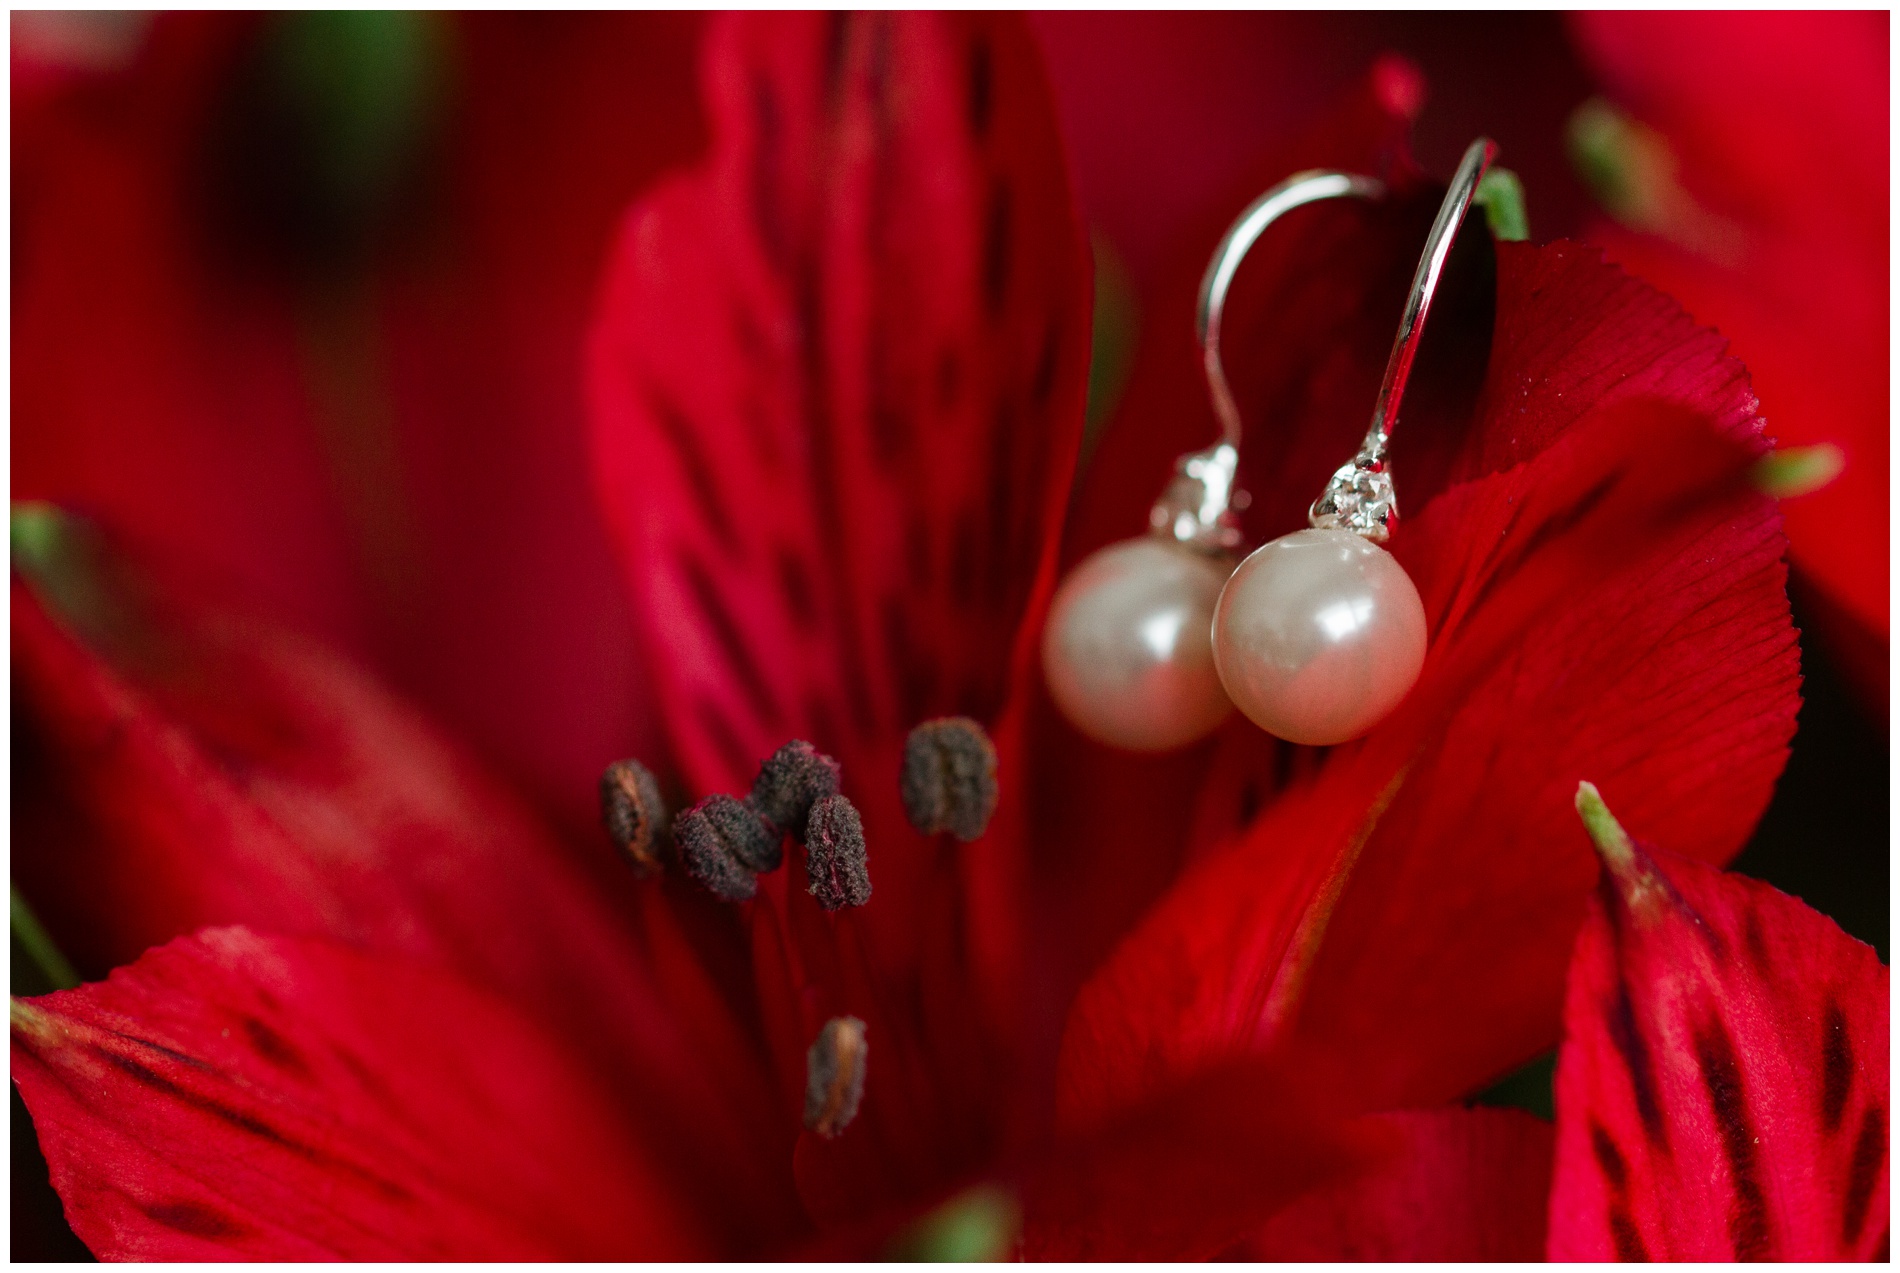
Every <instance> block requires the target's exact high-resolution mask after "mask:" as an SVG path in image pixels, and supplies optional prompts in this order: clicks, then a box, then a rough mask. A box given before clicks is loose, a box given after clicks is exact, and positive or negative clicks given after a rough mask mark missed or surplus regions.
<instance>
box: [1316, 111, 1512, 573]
mask: <svg viewBox="0 0 1900 1273" xmlns="http://www.w3.org/2000/svg"><path fill="white" fill-rule="evenodd" d="M1497 153H1498V148H1497V144H1496V143H1495V142H1493V141H1492V140H1491V139H1490V138H1489V137H1480V138H1478V139H1477V140H1476V141H1474V142H1472V143H1471V144H1470V145H1469V146H1467V147H1465V154H1464V158H1463V159H1462V160H1460V161H1459V164H1458V171H1457V173H1456V175H1454V176H1453V177H1452V179H1451V188H1450V189H1449V190H1447V191H1446V192H1445V201H1444V202H1443V203H1441V204H1439V205H1438V216H1437V218H1436V219H1435V220H1434V221H1433V222H1432V232H1431V234H1429V235H1428V236H1426V239H1425V252H1424V255H1422V256H1421V257H1419V261H1418V270H1417V272H1416V273H1414V274H1413V275H1412V290H1411V291H1410V292H1409V293H1407V294H1406V297H1405V311H1404V313H1403V314H1401V315H1400V317H1399V334H1398V335H1397V336H1395V337H1394V338H1393V340H1392V356H1391V357H1389V358H1387V359H1386V363H1385V379H1384V380H1383V381H1382V382H1381V383H1380V385H1379V399H1378V401H1377V402H1376V403H1375V404H1374V405H1373V408H1372V427H1371V428H1370V429H1369V430H1367V432H1366V440H1365V441H1364V442H1363V443H1361V444H1360V447H1359V453H1358V454H1357V455H1355V456H1353V457H1352V459H1350V460H1348V461H1347V462H1346V463H1345V464H1343V465H1341V466H1340V467H1339V470H1338V471H1337V472H1335V473H1334V474H1333V476H1332V480H1331V481H1329V482H1327V483H1326V490H1325V492H1324V493H1323V494H1322V495H1321V496H1320V497H1319V498H1318V499H1316V500H1314V501H1313V507H1312V509H1311V511H1309V512H1308V514H1307V521H1308V522H1309V523H1310V524H1311V525H1313V526H1314V527H1316V528H1318V529H1321V530H1334V529H1337V530H1349V531H1352V532H1353V533H1354V534H1356V535H1363V536H1364V537H1365V538H1367V539H1369V540H1371V541H1372V542H1374V543H1383V542H1384V541H1385V540H1386V539H1388V538H1390V536H1391V534H1392V530H1393V528H1394V527H1395V526H1397V525H1398V522H1399V504H1398V496H1397V494H1396V493H1395V492H1394V491H1393V488H1392V475H1391V474H1390V473H1388V472H1387V471H1386V466H1385V448H1386V443H1387V442H1388V441H1389V440H1390V439H1391V437H1392V427H1393V425H1395V424H1396V423H1397V422H1398V418H1399V401H1400V399H1402V398H1404V396H1405V382H1406V381H1407V380H1408V379H1409V378H1410V377H1411V374H1412V360H1413V359H1414V358H1415V357H1417V356H1418V343H1419V341H1420V340H1421V339H1422V338H1423V337H1424V335H1425V316H1426V314H1428V313H1429V312H1430V311H1431V307H1432V297H1433V296H1434V295H1435V294H1436V293H1437V291H1438V279H1439V276H1440V275H1442V274H1443V273H1444V272H1445V261H1446V260H1447V258H1449V257H1450V256H1451V245H1452V240H1454V239H1455V238H1457V237H1458V229H1459V227H1460V226H1462V225H1464V223H1465V214H1466V213H1468V212H1470V211H1471V200H1472V197H1473V196H1474V195H1476V194H1477V192H1478V182H1479V181H1481V180H1482V179H1483V178H1484V170H1485V169H1486V168H1488V167H1490V165H1491V161H1492V159H1494V158H1496V157H1497Z"/></svg>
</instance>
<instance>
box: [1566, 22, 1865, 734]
mask: <svg viewBox="0 0 1900 1273" xmlns="http://www.w3.org/2000/svg"><path fill="white" fill-rule="evenodd" d="M1887 25H1888V24H1887V19H1885V18H1883V17H1882V16H1880V15H1879V14H1874V13H1864V14H1847V13H1736V14H1717V13H1699V14H1660V13H1654V14H1612V13H1601V14H1586V15H1579V16H1578V17H1576V18H1575V19H1573V29H1574V31H1575V33H1576V35H1577V37H1578V42H1579V44H1580V45H1581V46H1582V48H1583V50H1584V52H1585V53H1586V54H1587V55H1588V56H1589V57H1590V59H1591V60H1592V62H1594V63H1595V65H1596V67H1597V69H1598V70H1599V72H1600V73H1601V74H1602V77H1603V81H1604V83H1605V85H1606V87H1607V88H1608V90H1609V92H1610V95H1611V96H1612V98H1613V99H1614V101H1615V102H1616V103H1617V104H1618V106H1620V107H1621V108H1623V109H1625V110H1627V111H1629V112H1630V114H1631V115H1632V116H1633V117H1634V118H1628V117H1620V116H1619V115H1618V114H1617V113H1615V112H1614V111H1612V110H1609V109H1605V108H1603V106H1602V104H1600V103H1599V104H1597V107H1596V108H1595V109H1593V110H1590V111H1586V112H1585V113H1583V114H1582V115H1580V117H1579V119H1578V121H1577V126H1576V129H1575V131H1576V133H1577V135H1576V136H1575V137H1574V138H1573V146H1575V147H1576V148H1577V150H1578V151H1579V159H1580V162H1581V163H1582V164H1583V166H1584V167H1585V169H1586V171H1588V172H1589V173H1590V175H1591V176H1592V177H1593V178H1595V180H1596V182H1597V184H1598V187H1599V191H1600V193H1601V195H1602V197H1603V201H1604V204H1605V207H1606V209H1607V210H1608V211H1609V213H1610V214H1611V216H1612V217H1613V218H1614V219H1615V221H1616V224H1608V225H1602V226H1599V227H1597V228H1596V229H1594V230H1593V231H1592V232H1591V237H1592V239H1595V240H1598V241H1601V242H1603V243H1605V244H1606V245H1607V246H1608V247H1609V249H1610V253H1611V255H1612V257H1613V258H1614V259H1615V260H1616V261H1618V262H1619V263H1621V264H1623V265H1625V266H1626V267H1628V269H1629V270H1630V271H1631V272H1632V273H1634V274H1636V275H1637V276H1638V277H1639V278H1643V279H1645V280H1647V281H1649V282H1651V283H1653V284H1655V285H1656V286H1657V287H1660V288H1663V289H1664V290H1666V291H1668V292H1669V293H1670V295H1672V296H1675V297H1677V298H1678V299H1679V300H1681V302H1682V303H1683V305H1684V306H1685V307H1686V308H1687V309H1688V310H1689V312H1690V313H1692V314H1694V315H1695V317H1696V319H1697V321H1698V322H1702V323H1706V324H1708V325H1709V326H1711V327H1714V328H1716V329H1718V330H1719V331H1721V333H1722V334H1723V335H1724V336H1726V337H1728V338H1729V339H1730V340H1731V341H1733V342H1734V352H1735V354H1736V356H1737V357H1738V358H1741V359H1742V360H1743V361H1744V362H1746V363H1747V364H1748V368H1749V371H1750V373H1751V375H1752V376H1753V377H1754V380H1755V384H1756V386H1757V388H1758V389H1759V390H1760V392H1761V395H1762V398H1763V400H1764V401H1765V402H1767V403H1769V404H1770V409H1771V416H1770V419H1771V422H1772V424H1773V427H1774V430H1775V433H1776V435H1777V437H1778V438H1779V439H1780V440H1781V442H1782V444H1783V445H1785V446H1807V447H1815V448H1817V449H1819V450H1831V451H1832V453H1833V459H1834V462H1835V463H1836V464H1837V465H1838V466H1839V470H1838V473H1837V474H1834V475H1832V477H1831V480H1827V481H1826V484H1825V485H1824V486H1822V487H1821V489H1819V490H1816V491H1814V492H1813V493H1812V494H1806V495H1803V496H1802V497H1801V498H1798V499H1793V500H1790V501H1789V502H1788V506H1787V516H1788V535H1789V539H1790V542H1791V545H1792V547H1791V553H1792V560H1793V562H1794V564H1795V566H1796V568H1797V570H1798V573H1799V574H1800V575H1802V576H1804V577H1805V578H1806V579H1807V580H1810V581H1811V582H1812V585H1813V591H1814V592H1815V593H1817V594H1818V595H1816V596H1815V597H1814V598H1813V601H1814V604H1813V605H1811V606H1810V607H1809V608H1810V609H1812V610H1813V611H1814V619H1813V622H1814V623H1815V624H1816V626H1818V627H1820V628H1821V635H1822V636H1823V637H1824V638H1826V639H1827V640H1828V643H1829V645H1830V647H1831V648H1832V649H1833V651H1834V652H1835V653H1836V654H1837V655H1838V657H1840V658H1841V659H1842V660H1843V662H1845V663H1846V664H1847V665H1848V666H1849V667H1850V668H1851V669H1852V670H1853V671H1854V672H1855V674H1856V675H1857V676H1858V677H1859V678H1860V680H1861V682H1862V684H1863V685H1865V686H1866V687H1868V690H1869V691H1870V692H1869V693H1868V694H1867V699H1868V702H1869V704H1870V710H1873V711H1876V712H1884V710H1885V708H1884V706H1880V705H1883V704H1884V703H1885V701H1886V697H1887V695H1886V688H1885V687H1886V678H1887V652H1886V644H1887V623H1888V614H1887V608H1888V573H1889V572H1888V556H1887V552H1888V537H1887V536H1886V535H1884V534H1879V533H1876V532H1874V531H1873V528H1871V527H1870V526H1869V523H1868V516H1869V514H1868V510H1869V509H1879V508H1885V507H1886V505H1887V472H1888V455H1889V446H1890V441H1889V432H1890V425H1889V419H1888V340H1887V328H1888V322H1887V310H1888V281H1887V273H1888V202H1889V193H1888V192H1889V184H1888V138H1887V113H1886V110H1885V104H1886V101H1887V94H1888V67H1887V59H1886V56H1885V53H1884V50H1885V49H1886V47H1887ZM1817 476H1818V477H1821V478H1826V477H1827V476H1828V474H1827V472H1826V470H1825V469H1823V470H1822V471H1821V472H1820V473H1819V474H1817Z"/></svg>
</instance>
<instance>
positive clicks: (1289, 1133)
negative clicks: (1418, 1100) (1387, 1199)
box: [1021, 1065, 1393, 1260]
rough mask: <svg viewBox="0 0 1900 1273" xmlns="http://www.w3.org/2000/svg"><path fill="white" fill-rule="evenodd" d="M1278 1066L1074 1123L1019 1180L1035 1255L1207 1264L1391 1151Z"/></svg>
mask: <svg viewBox="0 0 1900 1273" xmlns="http://www.w3.org/2000/svg"><path fill="white" fill-rule="evenodd" d="M1328 1107H1329V1103H1328V1102H1326V1101H1325V1100H1319V1099H1314V1098H1313V1095H1312V1093H1310V1092H1308V1091H1306V1090H1305V1089H1304V1088H1302V1087H1300V1086H1297V1085H1296V1084H1295V1083H1294V1082H1292V1081H1290V1078H1289V1075H1288V1073H1287V1072H1286V1071H1284V1070H1281V1069H1278V1068H1277V1067H1268V1066H1258V1065H1253V1066H1237V1067H1233V1068H1231V1069H1227V1070H1222V1071H1217V1072H1214V1073H1210V1074H1207V1075H1204V1076H1202V1077H1200V1078H1197V1079H1195V1080H1193V1081H1191V1082H1189V1083H1186V1084H1183V1085H1180V1086H1178V1087H1175V1088H1172V1089H1169V1090H1167V1091H1164V1092H1162V1093H1160V1094H1159V1095H1158V1096H1157V1097H1156V1098H1155V1099H1154V1100H1153V1101H1151V1102H1149V1103H1148V1104H1146V1105H1144V1106H1142V1107H1141V1108H1139V1109H1135V1110H1132V1111H1129V1112H1128V1113H1126V1114H1123V1115H1120V1116H1118V1117H1116V1118H1113V1119H1110V1120H1108V1121H1106V1122H1104V1123H1101V1124H1099V1125H1096V1126H1093V1127H1087V1128H1078V1129H1077V1130H1075V1131H1074V1132H1072V1133H1071V1134H1070V1136H1069V1137H1068V1138H1067V1139H1066V1140H1065V1141H1064V1142H1063V1143H1062V1144H1061V1145H1060V1146H1059V1147H1058V1149H1057V1150H1056V1152H1055V1154H1054V1156H1053V1159H1052V1161H1050V1162H1049V1163H1048V1164H1047V1165H1046V1166H1044V1167H1043V1168H1042V1169H1041V1170H1039V1171H1038V1173H1037V1174H1036V1175H1035V1176H1034V1177H1032V1178H1031V1179H1030V1180H1029V1182H1028V1183H1027V1184H1026V1185H1025V1188H1024V1225H1023V1238H1022V1249H1021V1254H1022V1255H1023V1257H1024V1258H1026V1259H1031V1260H1204V1259H1208V1258H1210V1257H1212V1256H1215V1255H1218V1254H1219V1253H1220V1252H1222V1251H1224V1250H1226V1249H1227V1248H1228V1247H1230V1246H1231V1245H1232V1244H1233V1243H1234V1242H1235V1240H1236V1239H1238V1238H1240V1237H1241V1236H1242V1235H1244V1234H1245V1233H1247V1232H1248V1231H1249V1230H1250V1229H1252V1228H1254V1227H1255V1226H1257V1225H1258V1224H1259V1223H1260V1222H1261V1221H1262V1220H1264V1219H1265V1218H1266V1217H1267V1216H1268V1215H1269V1214H1271V1213H1272V1212H1273V1211H1275V1210H1276V1209H1278V1208H1279V1207H1281V1206H1283V1205H1284V1204H1285V1203H1286V1202H1287V1201H1288V1200H1289V1199H1291V1198H1293V1197H1295V1196H1296V1195H1298V1194H1300V1193H1301V1192H1302V1191H1304V1190H1307V1189H1311V1188H1313V1187H1315V1186H1318V1185H1322V1184H1325V1183H1327V1182H1328V1181H1330V1180H1332V1179H1334V1178H1336V1177H1339V1176H1342V1175H1345V1174H1346V1173H1348V1172H1350V1171H1352V1170H1353V1169H1355V1168H1357V1167H1361V1166H1363V1165H1364V1164H1365V1163H1366V1162H1367V1161H1369V1160H1370V1159H1372V1158H1373V1157H1374V1156H1375V1155H1377V1154H1379V1153H1381V1152H1384V1151H1387V1150H1389V1149H1390V1147H1391V1145H1390V1142H1391V1141H1392V1140H1393V1137H1392V1136H1391V1134H1390V1131H1389V1129H1387V1128H1383V1127H1379V1126H1376V1125H1373V1124H1371V1123H1369V1122H1363V1121H1362V1122H1360V1123H1358V1124H1341V1123H1338V1122H1336V1121H1333V1120H1331V1119H1329V1118H1328V1117H1327V1116H1326V1114H1325V1112H1324V1111H1325V1110H1326V1109H1327V1108H1328Z"/></svg>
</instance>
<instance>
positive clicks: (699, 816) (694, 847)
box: [673, 795, 781, 902]
mask: <svg viewBox="0 0 1900 1273" xmlns="http://www.w3.org/2000/svg"><path fill="white" fill-rule="evenodd" d="M779 841H780V836H779V832H778V829H777V828H776V827H773V826H771V825H770V824H768V823H767V822H766V821H765V819H763V818H761V817H760V816H759V815H758V814H757V813H756V812H755V811H754V810H753V809H752V807H751V806H750V805H747V804H746V803H744V802H743V801H740V800H734V799H733V798H732V797H731V796H728V795H714V796H707V797H706V798H705V799H704V800H701V801H700V802H699V803H698V804H696V805H694V806H693V807H692V808H690V809H688V810H687V811H686V812H685V813H682V814H680V816H679V817H677V818H675V819H674V820H673V842H674V843H675V844H677V845H678V846H679V852H680V861H681V862H682V863H684V864H685V867H686V870H687V873H688V874H690V875H691V876H692V877H693V878H694V879H696V880H698V881H699V882H700V883H701V884H704V885H705V886H706V887H707V888H709V889H711V890H712V891H713V892H714V893H715V894H717V895H718V896H720V897H722V898H724V899H726V900H727V901H729V902H742V901H745V900H747V899H748V898H750V897H752V896H753V895H754V894H755V893H757V892H758V891H759V882H758V879H757V878H756V877H757V875H758V873H759V872H760V871H769V870H772V869H773V868H774V867H776V866H777V865H778V864H779V860H780V857H781V850H780V847H779Z"/></svg>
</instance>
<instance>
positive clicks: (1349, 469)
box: [1306, 447, 1399, 544]
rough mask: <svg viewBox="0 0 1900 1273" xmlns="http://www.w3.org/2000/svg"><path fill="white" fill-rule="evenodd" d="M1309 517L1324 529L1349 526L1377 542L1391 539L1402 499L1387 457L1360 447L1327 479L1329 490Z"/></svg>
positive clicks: (1316, 501) (1308, 518) (1310, 522)
mask: <svg viewBox="0 0 1900 1273" xmlns="http://www.w3.org/2000/svg"><path fill="white" fill-rule="evenodd" d="M1306 520H1307V522H1308V523H1309V524H1311V525H1313V526H1315V527H1317V528H1318V529H1320V530H1349V531H1351V532H1352V533H1353V534H1355V535H1360V536H1363V537H1364V538H1366V539H1369V540H1371V541H1372V542H1373V543H1375V544H1383V543H1384V542H1385V541H1386V540H1388V539H1390V538H1391V537H1392V529H1393V527H1395V526H1397V525H1398V524H1399V503H1398V496H1397V495H1396V494H1394V493H1393V490H1392V474H1390V473H1389V472H1387V471H1386V467H1385V460H1384V459H1383V458H1381V457H1380V456H1378V455H1375V454H1373V453H1372V452H1371V451H1370V450H1368V449H1366V448H1364V447H1362V448H1360V451H1359V454H1357V455H1355V456H1353V457H1352V459H1351V460H1350V461H1349V462H1347V463H1345V464H1342V465H1341V466H1340V467H1339V470H1338V471H1337V472H1335V473H1334V474H1333V478H1332V480H1331V481H1330V482H1328V483H1326V493H1325V494H1324V495H1322V496H1320V497H1319V498H1318V499H1317V500H1315V501H1314V502H1313V508H1312V511H1311V512H1309V513H1308V514H1307V518H1306Z"/></svg>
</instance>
